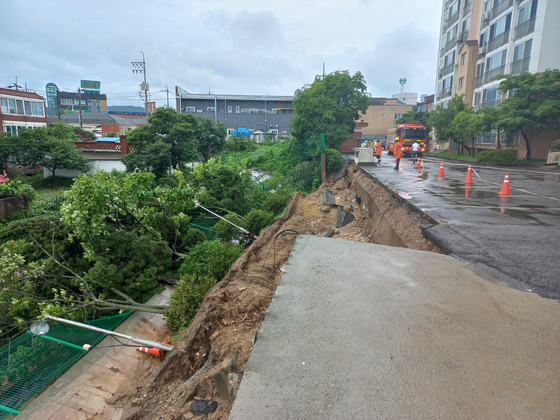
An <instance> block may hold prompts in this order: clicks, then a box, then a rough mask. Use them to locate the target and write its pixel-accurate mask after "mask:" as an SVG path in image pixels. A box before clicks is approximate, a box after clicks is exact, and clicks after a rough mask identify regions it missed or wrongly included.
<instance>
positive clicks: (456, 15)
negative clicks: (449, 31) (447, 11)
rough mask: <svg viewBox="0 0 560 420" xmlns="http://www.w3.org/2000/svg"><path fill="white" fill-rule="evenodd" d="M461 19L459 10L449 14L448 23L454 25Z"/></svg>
mask: <svg viewBox="0 0 560 420" xmlns="http://www.w3.org/2000/svg"><path fill="white" fill-rule="evenodd" d="M458 20H459V12H455V13H454V14H452V15H451V16H449V20H448V21H447V25H448V26H451V25H453V24H454V23H455V22H457V21H458Z"/></svg>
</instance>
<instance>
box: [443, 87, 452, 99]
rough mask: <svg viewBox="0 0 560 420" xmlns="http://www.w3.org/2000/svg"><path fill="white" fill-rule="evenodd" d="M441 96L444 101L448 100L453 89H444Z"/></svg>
mask: <svg viewBox="0 0 560 420" xmlns="http://www.w3.org/2000/svg"><path fill="white" fill-rule="evenodd" d="M440 96H441V98H442V99H443V98H448V97H449V96H451V88H450V87H448V88H445V89H443V90H442V91H441V95H440Z"/></svg>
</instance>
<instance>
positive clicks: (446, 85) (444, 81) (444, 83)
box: [443, 76, 453, 89]
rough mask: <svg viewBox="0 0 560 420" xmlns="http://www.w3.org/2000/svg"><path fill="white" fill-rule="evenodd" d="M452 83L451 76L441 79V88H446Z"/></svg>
mask: <svg viewBox="0 0 560 420" xmlns="http://www.w3.org/2000/svg"><path fill="white" fill-rule="evenodd" d="M451 85H453V76H451V77H448V78H447V79H443V88H444V89H448V88H450V87H451Z"/></svg>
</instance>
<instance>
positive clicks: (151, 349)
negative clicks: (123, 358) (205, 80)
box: [136, 340, 171, 360]
mask: <svg viewBox="0 0 560 420" xmlns="http://www.w3.org/2000/svg"><path fill="white" fill-rule="evenodd" d="M163 343H164V344H171V341H169V340H165V341H164V342H163ZM136 350H138V351H141V352H142V353H148V354H151V355H152V356H156V357H159V360H163V359H164V357H165V351H164V350H162V349H158V348H156V347H136Z"/></svg>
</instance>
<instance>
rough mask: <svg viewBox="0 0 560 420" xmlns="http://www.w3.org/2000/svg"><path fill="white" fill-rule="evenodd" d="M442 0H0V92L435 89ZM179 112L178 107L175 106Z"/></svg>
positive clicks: (156, 95)
mask: <svg viewBox="0 0 560 420" xmlns="http://www.w3.org/2000/svg"><path fill="white" fill-rule="evenodd" d="M441 5H442V0H424V1H419V0H314V1H311V0H278V1H277V0H272V1H270V0H235V1H234V0H159V1H153V0H151V1H145V0H134V1H128V0H111V1H108V0H90V1H82V0H0V28H1V30H0V86H1V87H7V86H8V85H10V84H14V83H15V81H16V79H15V77H16V76H17V77H18V79H17V81H18V84H19V85H21V86H25V84H26V83H27V87H28V88H29V89H33V90H36V91H37V92H38V93H41V94H43V95H44V91H45V85H46V84H47V83H49V82H53V83H55V84H56V85H57V86H58V87H59V89H61V90H68V91H76V90H77V88H78V87H79V84H80V80H81V79H87V80H100V81H101V91H102V93H106V94H107V100H108V105H138V106H143V103H142V102H141V100H140V99H139V96H138V89H139V83H140V82H141V81H142V80H141V76H140V75H135V74H133V72H132V65H131V61H142V54H141V53H140V51H143V52H144V54H145V57H146V68H147V70H148V82H149V83H150V88H151V94H152V95H153V96H152V98H153V99H155V100H156V101H157V104H158V106H161V105H165V102H166V95H165V92H161V91H163V90H164V89H165V87H164V86H165V85H166V84H167V85H168V86H169V90H170V91H171V93H170V98H171V99H173V97H174V93H175V86H180V87H181V88H183V89H185V90H186V91H188V92H190V93H208V91H209V90H210V91H211V92H212V93H215V94H265V95H293V94H294V91H295V90H296V89H298V88H300V87H302V86H303V85H305V84H306V83H311V82H313V79H314V76H315V75H316V74H319V73H322V66H323V63H325V65H326V72H327V73H330V72H332V71H336V70H348V71H349V72H350V73H351V74H354V73H355V72H357V71H360V72H361V73H362V74H363V75H364V77H365V80H366V82H367V86H368V92H370V93H371V94H372V95H374V96H385V95H389V96H390V95H392V94H394V93H398V92H399V91H400V87H399V79H400V78H401V77H406V78H407V80H408V83H407V85H406V91H407V92H416V93H418V94H421V93H428V94H431V93H433V91H434V83H435V68H436V54H437V48H438V35H439V29H438V28H439V22H440V13H441ZM171 103H172V106H173V104H174V101H172V102H171Z"/></svg>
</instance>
